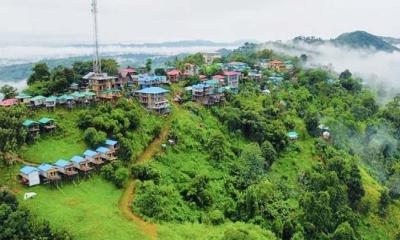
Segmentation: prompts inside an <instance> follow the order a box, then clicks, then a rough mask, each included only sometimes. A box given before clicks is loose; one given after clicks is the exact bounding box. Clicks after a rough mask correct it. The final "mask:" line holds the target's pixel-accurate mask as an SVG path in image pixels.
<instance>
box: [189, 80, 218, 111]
mask: <svg viewBox="0 0 400 240" xmlns="http://www.w3.org/2000/svg"><path fill="white" fill-rule="evenodd" d="M218 84H219V81H217V80H209V81H206V82H205V83H200V84H196V85H193V86H192V99H193V101H196V102H198V103H201V104H203V105H213V104H215V103H219V102H220V101H221V97H222V96H223V92H221V91H218V90H219V89H220V88H219V87H218Z"/></svg>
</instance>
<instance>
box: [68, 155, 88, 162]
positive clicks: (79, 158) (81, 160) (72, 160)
mask: <svg viewBox="0 0 400 240" xmlns="http://www.w3.org/2000/svg"><path fill="white" fill-rule="evenodd" d="M83 161H85V159H84V158H83V157H81V156H74V157H72V158H71V162H74V163H81V162H83Z"/></svg>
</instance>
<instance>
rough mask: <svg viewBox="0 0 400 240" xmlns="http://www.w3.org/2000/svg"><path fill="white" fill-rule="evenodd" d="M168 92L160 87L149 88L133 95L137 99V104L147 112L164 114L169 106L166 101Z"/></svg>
mask: <svg viewBox="0 0 400 240" xmlns="http://www.w3.org/2000/svg"><path fill="white" fill-rule="evenodd" d="M168 92H169V91H168V90H166V89H163V88H160V87H149V88H145V89H142V90H138V91H136V92H135V93H136V94H137V96H138V98H139V102H140V103H141V104H143V105H144V106H145V107H146V108H147V109H148V110H154V111H157V112H159V113H166V112H169V110H170V105H169V102H168V99H167V94H168Z"/></svg>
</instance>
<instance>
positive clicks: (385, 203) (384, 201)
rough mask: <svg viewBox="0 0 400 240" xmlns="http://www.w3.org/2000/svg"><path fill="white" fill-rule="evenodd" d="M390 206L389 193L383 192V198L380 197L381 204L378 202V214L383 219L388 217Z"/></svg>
mask: <svg viewBox="0 0 400 240" xmlns="http://www.w3.org/2000/svg"><path fill="white" fill-rule="evenodd" d="M389 204H390V195H389V191H388V190H387V189H384V190H382V191H381V196H380V197H379V202H378V213H379V215H380V216H381V217H384V216H386V214H387V208H388V207H389Z"/></svg>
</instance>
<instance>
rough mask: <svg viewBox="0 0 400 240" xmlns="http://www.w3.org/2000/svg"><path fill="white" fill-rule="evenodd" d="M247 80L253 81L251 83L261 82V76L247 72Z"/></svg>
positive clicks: (254, 72)
mask: <svg viewBox="0 0 400 240" xmlns="http://www.w3.org/2000/svg"><path fill="white" fill-rule="evenodd" d="M247 77H248V79H250V80H253V81H261V80H262V74H261V73H259V72H256V71H251V72H249V75H248V76H247Z"/></svg>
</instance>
